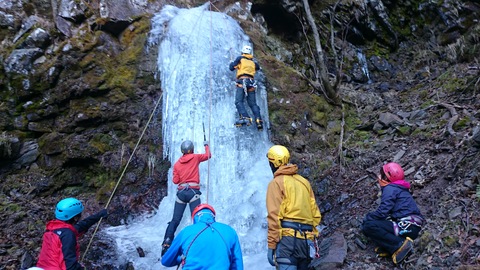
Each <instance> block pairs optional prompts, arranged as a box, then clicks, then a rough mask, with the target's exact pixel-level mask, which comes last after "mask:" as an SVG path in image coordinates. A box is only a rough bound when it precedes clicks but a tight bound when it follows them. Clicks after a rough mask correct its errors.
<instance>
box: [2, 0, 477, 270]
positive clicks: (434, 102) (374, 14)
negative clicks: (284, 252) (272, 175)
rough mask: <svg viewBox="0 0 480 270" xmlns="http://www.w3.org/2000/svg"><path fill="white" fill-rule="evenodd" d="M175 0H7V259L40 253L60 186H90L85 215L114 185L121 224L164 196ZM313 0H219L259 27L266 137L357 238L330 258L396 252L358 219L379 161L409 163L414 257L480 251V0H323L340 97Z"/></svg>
mask: <svg viewBox="0 0 480 270" xmlns="http://www.w3.org/2000/svg"><path fill="white" fill-rule="evenodd" d="M164 4H165V3H163V2H158V1H140V0H136V1H126V0H125V1H124V0H121V1H118V0H116V1H109V0H94V1H73V0H53V1H28V0H24V1H20V0H18V1H14V0H4V1H2V2H1V3H0V43H1V49H0V59H2V63H3V65H0V71H1V72H0V96H1V100H0V127H1V129H2V134H0V161H1V163H0V174H1V177H2V181H1V184H0V186H1V193H0V202H1V204H0V205H1V210H2V211H1V214H0V215H2V219H1V220H2V228H3V229H2V230H1V231H0V236H1V237H0V265H3V268H2V269H18V268H20V267H21V266H29V264H31V261H32V260H34V259H35V256H37V254H38V250H39V247H40V242H41V239H40V237H41V232H42V231H43V229H44V223H45V221H46V220H48V219H50V218H51V217H52V213H51V212H52V211H51V209H52V208H53V206H54V205H55V203H56V202H57V201H58V200H59V199H60V198H63V197H65V196H75V197H78V198H80V199H82V200H83V201H84V202H85V205H86V207H87V209H86V212H87V213H92V212H94V211H96V210H98V209H100V208H102V207H104V206H105V204H106V203H107V201H109V199H110V198H113V200H112V202H111V205H109V209H110V210H111V212H113V213H112V215H111V216H110V217H109V218H108V219H107V222H108V223H111V224H118V223H119V222H121V221H122V220H126V219H128V217H130V216H132V215H137V214H140V213H144V212H145V211H154V210H155V208H156V207H157V206H158V202H159V201H160V199H161V198H162V197H163V196H164V195H165V192H166V191H165V189H164V187H165V185H166V172H167V169H168V168H169V166H170V164H168V163H167V162H165V161H162V144H161V143H162V138H161V132H159V131H160V130H161V123H160V121H161V111H159V110H157V111H153V109H154V108H155V104H156V103H157V102H158V101H159V99H160V98H161V93H162V90H161V89H159V85H160V84H159V82H158V81H156V79H155V78H156V76H155V73H156V67H155V61H156V57H155V50H154V49H152V48H150V49H148V50H147V47H146V46H147V43H146V39H147V35H148V31H149V27H150V17H151V15H152V14H153V13H154V12H156V11H158V10H160V9H161V7H162V6H163V5H164ZM198 4H200V3H197V2H195V1H192V2H189V1H186V2H182V1H180V2H178V3H177V5H180V6H185V7H189V6H197V5H198ZM304 4H305V3H303V2H295V1H293V2H292V1H253V2H252V3H244V2H237V3H234V2H229V1H225V2H221V3H213V5H212V9H213V8H215V9H218V10H220V11H222V12H226V13H227V14H229V15H231V16H233V17H234V18H236V19H237V20H238V21H239V23H240V24H241V25H242V27H243V28H244V29H245V31H246V32H247V33H248V34H249V35H250V37H251V38H252V41H253V43H254V50H255V56H256V57H257V58H258V59H259V61H260V63H261V65H262V67H263V70H264V73H265V74H266V76H267V80H268V91H269V96H268V98H269V112H270V122H271V126H270V132H271V139H272V141H273V142H274V143H278V144H284V145H286V146H287V147H288V148H289V149H291V150H292V153H293V161H295V162H296V163H298V164H299V165H300V167H301V168H302V173H303V174H304V175H305V176H306V177H308V178H309V179H310V180H311V181H312V183H313V186H314V187H315V189H316V192H317V195H318V202H319V203H320V206H321V210H322V213H323V215H324V220H323V222H322V224H323V225H325V226H326V229H325V230H324V231H323V236H324V237H329V236H331V235H332V234H334V235H335V237H336V239H337V240H338V239H339V238H340V239H341V240H342V239H343V241H345V243H346V244H347V246H348V253H347V254H346V257H342V258H337V260H338V264H336V266H338V267H339V268H343V269H391V268H392V265H391V263H390V262H389V261H388V260H381V259H377V258H375V256H374V254H373V251H372V245H373V244H372V243H369V242H368V240H367V239H365V238H364V237H363V236H362V235H360V234H359V232H358V227H359V224H360V222H361V220H362V219H363V216H364V214H365V213H367V212H368V211H371V210H373V209H374V208H375V200H376V199H377V192H378V189H377V188H376V186H375V184H376V183H375V180H374V175H375V174H376V173H377V171H378V169H379V166H380V165H381V164H382V163H383V162H385V161H397V162H399V163H401V164H402V165H404V167H405V168H406V169H407V179H408V180H410V181H411V182H412V184H413V186H414V189H415V197H416V199H417V201H418V203H419V205H420V207H421V209H422V211H424V214H425V215H426V216H427V218H428V224H427V226H426V228H425V229H424V233H423V234H422V236H421V238H420V239H419V240H418V241H417V242H416V253H415V255H413V256H412V257H411V259H410V260H408V261H407V265H406V267H407V268H408V269H440V268H443V269H446V268H455V267H459V266H461V265H475V264H478V263H479V260H480V257H479V255H478V254H479V251H480V240H479V239H480V238H479V235H480V232H479V229H478V226H479V223H480V220H479V217H478V211H477V210H476V209H477V207H478V197H479V195H478V194H477V192H476V188H477V186H478V185H479V177H478V174H479V169H478V165H477V164H478V160H480V159H479V155H480V154H479V151H478V148H479V144H480V128H479V126H478V118H479V117H480V114H479V112H478V110H479V108H480V103H479V100H480V95H479V93H480V90H479V84H480V83H479V80H480V79H479V78H480V77H479V76H480V73H479V72H480V68H479V66H478V59H477V57H478V52H479V48H478V41H479V37H480V27H479V26H478V17H479V16H478V12H479V10H480V6H479V5H478V3H476V2H474V1H443V3H442V4H441V5H440V4H435V3H433V2H430V1H403V2H402V3H397V2H395V1H386V0H384V1H370V0H369V1H339V2H334V1H330V2H329V1H327V2H325V1H323V2H318V3H312V4H311V7H310V11H311V13H312V15H313V18H314V19H315V22H316V24H317V26H318V29H319V34H320V37H321V46H322V47H323V52H324V54H325V64H326V67H327V69H328V74H329V75H330V77H329V78H330V82H331V84H332V85H334V86H335V89H336V92H337V94H338V96H339V97H340V100H342V102H341V103H335V102H332V101H331V100H329V99H328V98H327V99H326V98H325V93H324V92H322V89H321V88H318V87H316V85H315V84H312V81H314V80H315V79H316V78H317V74H318V72H319V64H318V63H319V62H318V58H317V56H316V50H315V46H316V45H317V44H314V41H313V37H312V32H311V29H312V28H311V25H309V22H308V20H307V19H306V17H307V16H306V13H307V9H305V6H304ZM367 70H368V72H366V71H367ZM342 104H343V105H342ZM146 108H147V109H146ZM148 108H150V109H151V110H149V109H148ZM150 113H152V114H153V117H152V118H151V119H152V120H151V121H149V119H150ZM144 129H145V133H144V135H143V136H141V135H142V134H143V133H142V132H143V130H144ZM127 163H128V167H127V170H125V171H124V168H125V166H126V165H127ZM123 172H125V173H123ZM119 179H121V185H120V186H119V189H118V190H116V193H115V194H113V193H112V192H113V190H114V187H115V185H116V183H117V180H119ZM339 235H340V237H339ZM86 238H88V236H87V237H86ZM85 244H86V243H85ZM97 245H98V246H96V248H95V247H94V252H92V253H91V254H90V253H89V254H88V256H87V264H89V265H90V266H92V267H93V266H98V267H100V268H99V269H108V267H110V266H108V265H107V264H106V263H104V264H102V260H101V259H100V258H99V257H98V256H99V254H100V253H99V249H100V248H102V247H104V246H103V245H105V243H99V244H97ZM365 245H366V246H367V247H368V249H366V250H363V249H362V248H364V247H365ZM32 256H33V257H32ZM99 265H100V266H99ZM465 267H466V266H465Z"/></svg>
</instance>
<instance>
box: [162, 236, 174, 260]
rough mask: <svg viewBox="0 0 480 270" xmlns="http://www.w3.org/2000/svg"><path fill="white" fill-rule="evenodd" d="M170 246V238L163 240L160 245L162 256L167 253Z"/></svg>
mask: <svg viewBox="0 0 480 270" xmlns="http://www.w3.org/2000/svg"><path fill="white" fill-rule="evenodd" d="M171 244H172V239H170V237H167V238H165V240H163V243H162V256H163V255H164V254H165V253H166V252H167V250H168V248H169V247H170V245H171Z"/></svg>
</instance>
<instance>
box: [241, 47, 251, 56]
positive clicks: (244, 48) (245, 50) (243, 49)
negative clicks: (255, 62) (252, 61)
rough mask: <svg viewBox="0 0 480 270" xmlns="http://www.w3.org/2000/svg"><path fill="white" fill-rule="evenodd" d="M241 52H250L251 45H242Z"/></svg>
mask: <svg viewBox="0 0 480 270" xmlns="http://www.w3.org/2000/svg"><path fill="white" fill-rule="evenodd" d="M242 53H246V54H252V47H250V46H248V45H245V46H243V48H242Z"/></svg>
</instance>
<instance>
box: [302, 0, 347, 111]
mask: <svg viewBox="0 0 480 270" xmlns="http://www.w3.org/2000/svg"><path fill="white" fill-rule="evenodd" d="M303 6H304V8H305V13H306V15H307V20H308V23H309V24H310V27H312V31H313V37H314V40H315V47H316V53H317V54H316V62H317V66H318V68H319V72H316V73H317V74H316V76H317V81H319V82H320V83H319V84H318V86H319V87H320V88H321V90H322V92H323V93H324V95H326V98H327V99H330V100H332V101H333V102H334V103H335V104H339V98H338V95H337V92H336V91H335V89H334V88H333V86H332V85H331V84H330V81H329V79H328V69H327V66H326V65H325V60H324V57H323V50H322V44H321V43H320V36H319V34H318V29H317V25H316V24H315V20H314V19H313V16H312V12H311V11H310V5H309V4H308V0H303Z"/></svg>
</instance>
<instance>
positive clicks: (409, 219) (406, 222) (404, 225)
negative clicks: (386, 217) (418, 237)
mask: <svg viewBox="0 0 480 270" xmlns="http://www.w3.org/2000/svg"><path fill="white" fill-rule="evenodd" d="M424 223H425V219H423V218H422V217H420V216H417V215H410V216H406V217H403V218H401V219H400V220H398V221H397V222H393V230H394V232H395V235H397V236H398V235H400V236H401V235H405V234H407V233H411V232H412V230H409V227H410V226H411V225H414V226H417V227H420V228H421V227H422V226H423V224H424Z"/></svg>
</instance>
